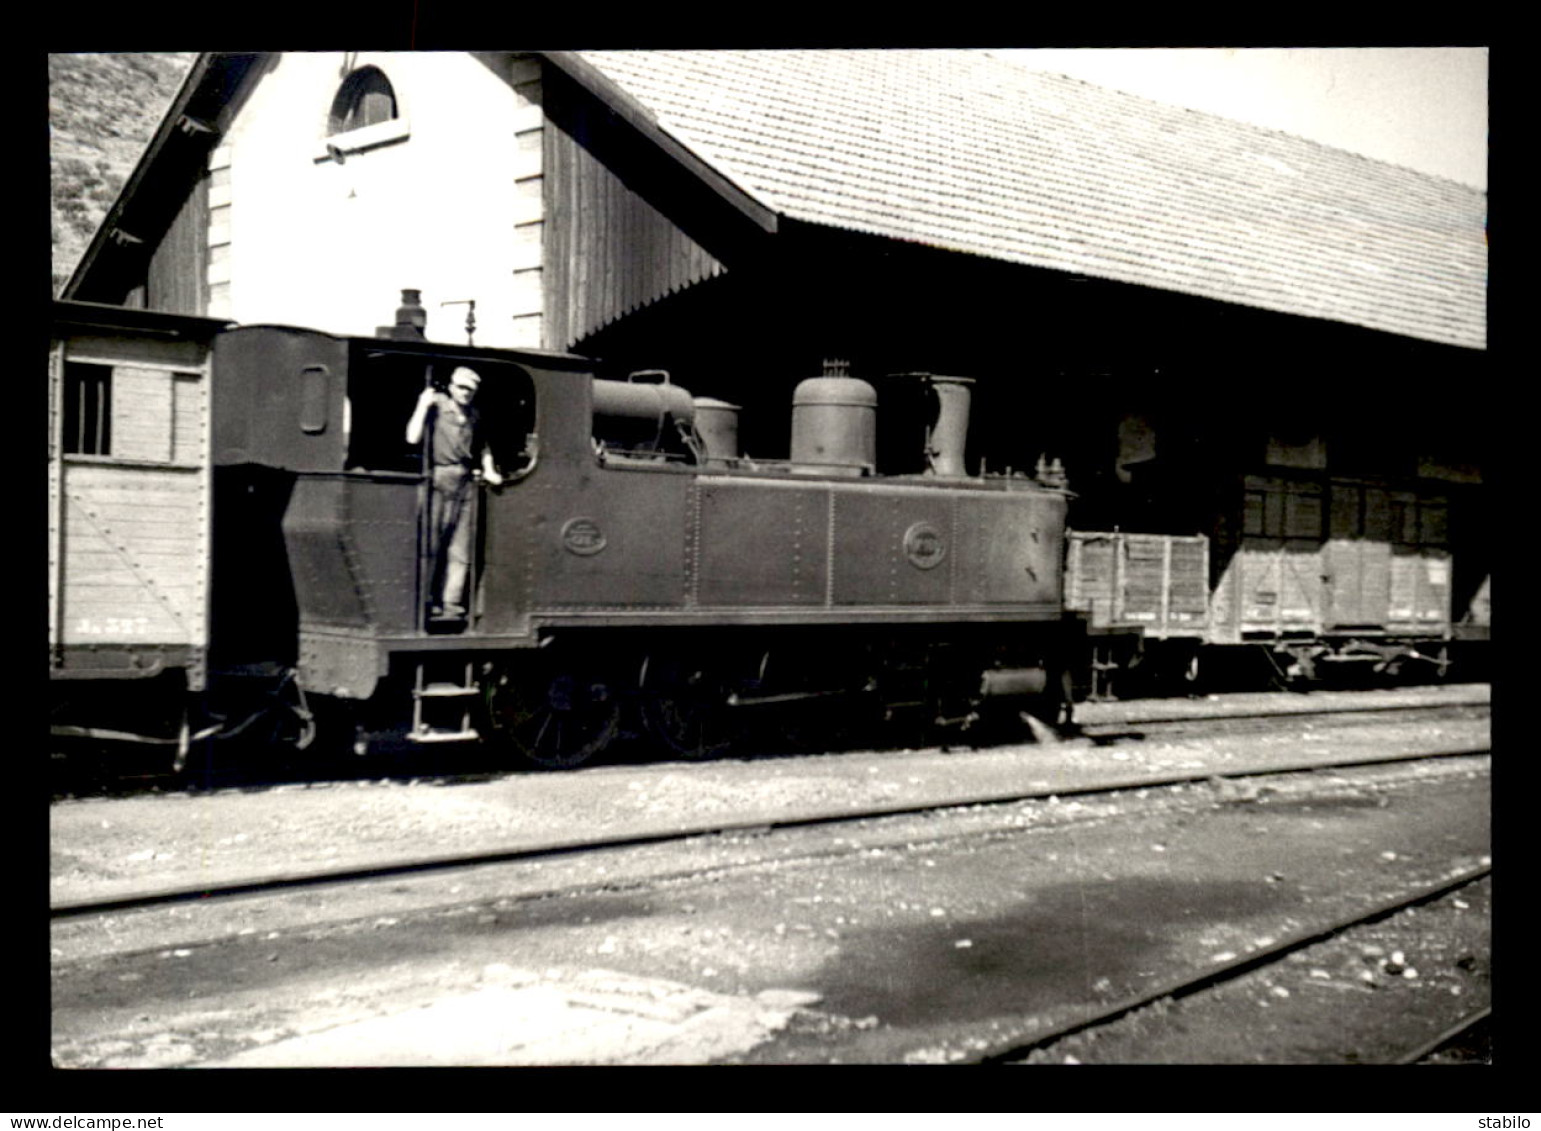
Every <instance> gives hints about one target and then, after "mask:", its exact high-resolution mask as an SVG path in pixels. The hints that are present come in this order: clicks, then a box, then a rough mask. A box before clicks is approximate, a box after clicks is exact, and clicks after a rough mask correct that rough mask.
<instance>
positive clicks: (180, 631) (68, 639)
mask: <svg viewBox="0 0 1541 1131" xmlns="http://www.w3.org/2000/svg"><path fill="white" fill-rule="evenodd" d="M203 481H204V475H203V469H202V468H201V467H196V466H195V467H187V468H170V467H132V466H128V465H123V464H111V463H81V464H74V463H66V465H65V467H64V474H63V491H64V516H63V519H64V528H63V532H62V534H63V542H64V578H63V588H62V593H61V594H60V597H61V601H60V610H59V612H60V620H59V626H60V637H61V643H64V644H109V643H111V644H116V643H126V644H188V645H202V644H203V643H204V642H205V636H206V627H205V624H204V612H203V606H204V600H203V597H204V589H205V579H206V575H207V569H208V565H207V560H208V559H207V554H206V553H205V550H206V548H207V547H206V539H205V537H204V533H203V531H204V524H203V521H202V519H203V506H204V489H203Z"/></svg>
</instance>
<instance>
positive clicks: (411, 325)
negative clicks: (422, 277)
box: [375, 288, 428, 342]
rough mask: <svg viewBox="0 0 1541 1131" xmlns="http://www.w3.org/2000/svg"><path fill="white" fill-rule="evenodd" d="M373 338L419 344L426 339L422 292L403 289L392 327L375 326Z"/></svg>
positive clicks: (425, 318) (426, 327)
mask: <svg viewBox="0 0 1541 1131" xmlns="http://www.w3.org/2000/svg"><path fill="white" fill-rule="evenodd" d="M375 337H377V338H394V339H395V340H397V341H410V342H421V341H426V340H427V338H428V311H427V310H425V309H424V308H423V292H422V291H420V290H411V289H407V288H403V289H402V292H401V305H400V306H398V307H397V308H396V324H395V325H394V326H376V327H375Z"/></svg>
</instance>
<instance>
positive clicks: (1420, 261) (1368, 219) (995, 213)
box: [580, 50, 1487, 348]
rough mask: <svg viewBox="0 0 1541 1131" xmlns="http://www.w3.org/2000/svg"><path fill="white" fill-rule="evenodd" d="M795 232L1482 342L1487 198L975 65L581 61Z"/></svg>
mask: <svg viewBox="0 0 1541 1131" xmlns="http://www.w3.org/2000/svg"><path fill="white" fill-rule="evenodd" d="M580 56H581V58H583V59H584V60H586V61H587V62H588V63H590V64H592V65H593V66H594V67H596V68H597V69H598V70H600V71H601V72H602V73H603V74H604V75H605V76H607V77H608V78H609V79H610V80H611V81H613V82H614V83H616V84H617V85H618V86H620V87H621V88H622V89H623V90H624V91H625V92H627V93H628V94H629V95H631V96H632V97H633V98H634V99H635V100H636V102H638V103H640V105H641V106H642V107H643V108H644V109H645V110H646V111H647V112H649V113H650V114H651V115H653V116H654V118H655V119H656V121H657V123H658V124H659V126H660V127H661V128H663V129H664V130H665V131H667V132H668V133H669V134H671V135H673V136H674V137H675V138H677V139H678V140H679V141H680V142H681V143H683V144H684V145H686V146H687V147H688V148H690V149H691V150H693V151H694V152H695V153H696V154H697V155H698V156H699V157H700V158H702V159H703V160H704V161H706V162H707V163H708V164H709V165H711V166H712V167H713V168H715V169H717V170H718V171H719V172H721V173H722V174H723V175H724V176H725V177H727V178H728V179H730V180H732V181H733V182H734V183H735V184H737V185H738V186H739V187H740V188H741V189H743V190H744V191H745V192H746V193H748V194H749V195H750V196H751V197H753V198H755V199H756V200H758V201H760V202H762V203H763V204H765V205H766V206H767V207H769V208H771V209H773V210H775V211H776V212H777V213H779V214H781V215H784V216H788V217H792V218H795V219H799V220H804V221H811V222H815V223H821V224H828V225H833V226H836V227H841V228H849V229H853V230H857V231H863V232H871V233H876V234H878V235H883V236H890V237H893V238H896V239H903V240H912V241H917V242H920V243H924V244H928V245H933V246H936V247H942V248H950V249H954V250H958V251H964V252H972V253H976V254H979V255H985V256H989V257H992V258H996V259H1002V260H1008V261H1012V262H1017V263H1025V264H1030V265H1032V266H1035V267H1043V268H1050V269H1055V270H1061V271H1067V272H1072V273H1076V274H1082V275H1091V276H1098V277H1102V278H1108V279H1115V280H1119V281H1122V282H1127V283H1136V284H1141V285H1145V286H1150V287H1157V288H1161V289H1164V290H1170V291H1179V292H1183V293H1187V294H1194V295H1201V296H1204V297H1207V298H1213V299H1220V300H1223V301H1227V302H1234V303H1241V304H1244V305H1247V306H1253V307H1260V308H1262V309H1266V310H1274V311H1282V312H1285V313H1289V314H1298V315H1305V316H1308V317H1314V318H1326V319H1332V320H1336V321H1340V322H1347V323H1352V324H1355V325H1360V326H1367V327H1371V328H1373V329H1377V330H1385V331H1389V332H1391V333H1396V334H1403V335H1407V336H1410V337H1415V338H1422V339H1427V340H1430V341H1436V342H1443V343H1448V344H1453V345H1459V346H1468V347H1475V348H1483V347H1484V346H1485V345H1486V337H1487V330H1486V298H1487V244H1486V215H1487V196H1486V194H1485V193H1484V192H1482V191H1480V190H1478V189H1475V188H1469V187H1466V186H1464V185H1461V184H1458V183H1455V182H1452V181H1447V180H1444V179H1441V178H1438V177H1432V176H1428V175H1425V174H1422V173H1417V172H1414V171H1412V170H1409V169H1403V168H1400V167H1397V166H1394V165H1388V164H1384V163H1382V162H1378V161H1374V160H1371V159H1369V158H1365V157H1360V156H1357V155H1355V154H1351V153H1347V152H1344V151H1341V150H1336V149H1333V148H1330V147H1328V146H1324V145H1321V144H1318V143H1316V142H1312V141H1307V140H1304V139H1301V138H1297V137H1293V136H1291V135H1288V134H1283V133H1279V132H1277V131H1273V130H1267V129H1262V128H1260V127H1256V126H1251V125H1247V124H1243V123H1239V122H1234V121H1231V120H1229V119H1225V118H1221V117H1218V116H1215V115H1212V114H1204V113H1200V112H1197V111H1193V110H1185V109H1180V108H1176V107H1171V106H1166V105H1162V104H1160V103H1156V102H1152V101H1149V100H1147V99H1144V98H1139V97H1136V96H1134V95H1128V94H1123V93H1120V92H1117V91H1112V90H1106V89H1103V88H1100V87H1096V86H1092V85H1090V84H1088V83H1084V82H1081V81H1079V80H1077V79H1071V78H1065V77H1063V76H1059V75H1049V74H1040V73H1037V72H1034V71H1031V70H1029V69H1027V68H1026V67H1025V66H1023V65H1022V64H1020V63H1017V62H1014V61H1008V60H1005V59H1000V58H997V57H994V56H992V55H990V54H989V53H987V52H981V51H951V50H919V51H911V50H873V51H647V52H640V51H639V52H629V51H587V52H581V53H580Z"/></svg>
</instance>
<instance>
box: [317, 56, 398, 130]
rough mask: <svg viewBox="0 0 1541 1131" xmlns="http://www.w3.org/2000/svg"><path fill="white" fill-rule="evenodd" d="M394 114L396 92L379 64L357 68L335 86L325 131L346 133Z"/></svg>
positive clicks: (386, 119) (374, 123)
mask: <svg viewBox="0 0 1541 1131" xmlns="http://www.w3.org/2000/svg"><path fill="white" fill-rule="evenodd" d="M395 117H396V92H395V91H394V90H392V89H391V80H390V79H388V78H386V77H385V72H384V71H382V70H381V69H380V68H379V67H360V68H359V69H358V70H356V71H354V72H353V73H352V74H350V75H349V76H348V77H347V78H345V79H343V80H342V85H341V86H340V87H338V88H337V97H336V98H334V99H333V100H332V113H331V119H330V122H329V124H328V131H327V132H328V133H329V134H341V133H347V132H348V131H349V130H359V129H363V128H364V127H365V126H373V125H378V124H379V123H381V122H388V121H391V120H392V119H393V118H395Z"/></svg>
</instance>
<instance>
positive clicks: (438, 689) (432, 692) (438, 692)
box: [412, 683, 481, 699]
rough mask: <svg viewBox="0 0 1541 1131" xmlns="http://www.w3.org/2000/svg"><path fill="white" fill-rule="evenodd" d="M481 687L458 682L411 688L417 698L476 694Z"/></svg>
mask: <svg viewBox="0 0 1541 1131" xmlns="http://www.w3.org/2000/svg"><path fill="white" fill-rule="evenodd" d="M480 692H481V689H480V688H476V687H466V686H464V685H462V684H459V683H430V684H429V685H428V686H427V687H419V688H415V689H413V692H412V694H413V695H414V696H416V697H417V698H419V699H439V698H446V697H453V696H456V695H478V694H480Z"/></svg>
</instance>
